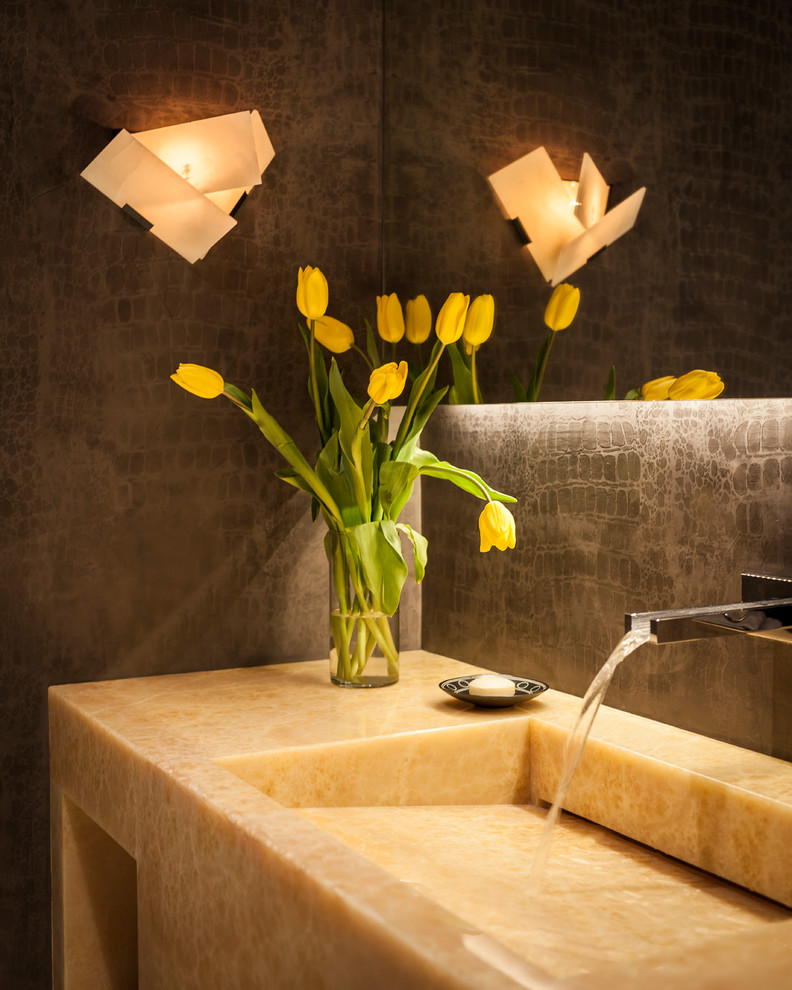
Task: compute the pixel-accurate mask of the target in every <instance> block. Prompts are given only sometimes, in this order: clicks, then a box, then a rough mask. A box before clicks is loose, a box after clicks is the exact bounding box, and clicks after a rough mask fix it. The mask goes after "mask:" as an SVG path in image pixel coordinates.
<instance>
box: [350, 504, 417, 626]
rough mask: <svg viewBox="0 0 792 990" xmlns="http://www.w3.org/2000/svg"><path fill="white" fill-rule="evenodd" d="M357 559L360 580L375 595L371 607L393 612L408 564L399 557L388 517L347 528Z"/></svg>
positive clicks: (404, 579) (394, 530) (394, 532)
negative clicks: (362, 580)
mask: <svg viewBox="0 0 792 990" xmlns="http://www.w3.org/2000/svg"><path fill="white" fill-rule="evenodd" d="M347 534H348V536H349V539H350V541H351V542H352V543H353V544H354V547H355V550H356V552H357V555H358V557H359V559H360V566H361V570H362V572H363V579H364V581H365V582H366V587H368V588H369V589H370V590H371V592H372V594H373V595H374V602H373V603H372V604H373V605H374V607H375V608H376V609H377V610H379V611H381V612H384V613H385V614H386V615H393V613H394V612H395V611H396V609H397V608H398V607H399V598H400V597H401V590H402V587H403V586H404V582H405V581H406V579H407V573H408V571H407V564H406V562H405V560H404V557H403V556H402V551H401V542H400V541H399V533H398V531H397V529H396V524H395V523H394V522H392V521H391V520H390V519H383V520H381V521H379V522H371V523H363V524H362V525H361V526H352V527H351V528H350V529H348V530H347Z"/></svg>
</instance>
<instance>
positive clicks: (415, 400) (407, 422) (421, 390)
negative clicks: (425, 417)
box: [393, 341, 446, 458]
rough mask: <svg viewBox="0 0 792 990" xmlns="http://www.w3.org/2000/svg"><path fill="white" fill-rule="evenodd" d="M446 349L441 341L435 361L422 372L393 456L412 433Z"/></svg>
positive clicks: (394, 442)
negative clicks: (420, 407) (422, 398)
mask: <svg viewBox="0 0 792 990" xmlns="http://www.w3.org/2000/svg"><path fill="white" fill-rule="evenodd" d="M445 349H446V345H445V344H444V343H443V342H442V341H441V342H440V347H439V348H438V349H437V354H435V357H434V361H432V363H431V364H430V365H429V367H428V368H427V369H426V371H423V372H421V377H420V379H419V381H420V383H421V385H420V387H419V388H418V389H417V390H416V391H414V392H413V393H412V395H411V396H410V401H409V403H408V404H407V409H406V411H405V413H404V416H403V418H402V421H401V423H400V424H399V429H398V432H397V433H396V439H395V440H394V441H393V456H394V458H395V457H396V454H397V453H398V452H399V451H400V450H401V447H402V444H403V443H404V438H405V437H406V436H407V434H408V433H409V432H410V423H411V422H412V418H413V416H414V415H415V410H416V409H417V408H418V403H419V402H420V400H421V397H422V395H423V394H424V391H425V390H426V385H427V382H428V381H429V379H430V378H431V377H432V372H433V371H434V370H435V368H436V367H437V365H438V364H439V362H440V358H441V357H442V355H443V351H444V350H445Z"/></svg>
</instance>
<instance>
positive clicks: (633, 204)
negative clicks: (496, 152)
mask: <svg viewBox="0 0 792 990" xmlns="http://www.w3.org/2000/svg"><path fill="white" fill-rule="evenodd" d="M489 181H490V185H491V186H492V188H493V190H494V192H495V195H496V196H497V198H498V200H499V201H500V204H501V207H502V208H503V211H504V212H505V214H506V216H507V217H509V219H510V220H517V221H519V223H520V224H521V225H522V228H523V230H524V231H525V235H526V237H527V238H528V239H529V242H530V243H529V244H527V245H526V246H527V248H528V250H529V251H530V253H531V255H532V257H533V259H534V261H535V262H536V264H537V265H538V266H539V269H540V271H541V272H542V275H544V277H545V278H546V279H547V280H548V281H549V282H550V283H551V284H552V285H558V283H559V282H562V281H563V280H564V279H565V278H567V276H569V275H571V274H572V272H574V271H577V269H578V268H580V267H581V265H584V264H585V263H586V262H587V261H588V259H589V258H591V257H592V255H594V254H596V253H597V251H599V250H601V249H602V248H604V247H606V246H607V245H608V244H612V243H613V241H615V240H616V239H617V238H618V237H621V236H622V234H626V233H627V231H628V230H629V229H630V228H631V227H632V226H633V224H634V223H635V220H636V217H637V216H638V211H639V210H640V208H641V203H642V202H643V198H644V193H645V192H646V187H643V188H642V189H639V190H638V191H637V192H634V193H633V194H632V195H631V196H629V197H628V198H627V199H625V200H624V201H623V202H621V203H619V204H618V206H614V207H613V209H612V210H609V211H608V212H607V213H606V212H605V209H606V206H607V202H608V193H609V191H610V187H609V186H608V185H607V184H606V183H605V180H604V179H603V178H602V176H601V175H600V173H599V170H598V169H597V166H596V165H595V164H594V162H593V161H592V160H591V157H590V156H589V155H587V154H584V155H583V162H582V164H581V166H580V178H579V180H578V181H577V182H564V181H563V179H562V178H561V176H560V175H559V174H558V172H557V171H556V168H555V166H554V165H553V163H552V161H551V160H550V156H549V155H548V153H547V151H546V150H545V149H544V148H537V149H536V151H532V152H531V153H530V154H528V155H525V156H523V157H522V158H520V159H518V160H517V161H516V162H512V164H511V165H507V166H506V167H505V168H502V169H501V170H500V171H499V172H495V173H494V174H493V175H491V176H490V177H489Z"/></svg>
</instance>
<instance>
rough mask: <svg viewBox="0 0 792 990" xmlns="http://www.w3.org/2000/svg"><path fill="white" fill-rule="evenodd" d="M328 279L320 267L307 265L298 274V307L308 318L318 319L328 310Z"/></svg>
mask: <svg viewBox="0 0 792 990" xmlns="http://www.w3.org/2000/svg"><path fill="white" fill-rule="evenodd" d="M327 300H328V292H327V279H326V278H325V277H324V275H323V274H322V272H321V271H320V270H319V269H318V268H311V266H310V265H307V266H306V267H305V268H301V269H300V272H299V275H298V276H297V309H299V311H300V312H301V313H302V315H303V316H304V317H305V318H306V320H318V319H319V317H320V316H324V314H325V312H326V310H327Z"/></svg>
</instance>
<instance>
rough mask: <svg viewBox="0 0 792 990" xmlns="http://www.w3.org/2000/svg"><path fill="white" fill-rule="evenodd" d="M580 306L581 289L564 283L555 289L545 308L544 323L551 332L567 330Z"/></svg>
mask: <svg viewBox="0 0 792 990" xmlns="http://www.w3.org/2000/svg"><path fill="white" fill-rule="evenodd" d="M579 305H580V289H576V288H575V287H574V285H568V284H567V283H566V282H564V283H563V284H562V285H557V286H556V287H555V289H553V294H552V296H550V302H548V304H547V307H546V308H545V314H544V321H545V323H546V325H547V326H548V327H550V329H551V330H553V331H556V330H566V328H567V327H568V326H569V324H570V323H571V322H572V320H574V318H575V313H577V311H578V306H579Z"/></svg>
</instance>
